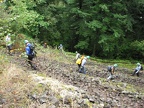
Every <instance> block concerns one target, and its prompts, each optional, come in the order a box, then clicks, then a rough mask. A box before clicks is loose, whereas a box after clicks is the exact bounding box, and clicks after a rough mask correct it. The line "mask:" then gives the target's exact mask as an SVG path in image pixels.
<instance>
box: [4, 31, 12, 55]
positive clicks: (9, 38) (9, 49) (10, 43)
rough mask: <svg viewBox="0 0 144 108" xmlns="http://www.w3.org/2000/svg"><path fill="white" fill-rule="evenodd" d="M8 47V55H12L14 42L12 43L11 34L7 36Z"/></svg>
mask: <svg viewBox="0 0 144 108" xmlns="http://www.w3.org/2000/svg"><path fill="white" fill-rule="evenodd" d="M5 41H6V47H7V50H8V54H10V55H11V50H12V41H11V35H10V33H9V34H8V35H7V36H6V39H5Z"/></svg>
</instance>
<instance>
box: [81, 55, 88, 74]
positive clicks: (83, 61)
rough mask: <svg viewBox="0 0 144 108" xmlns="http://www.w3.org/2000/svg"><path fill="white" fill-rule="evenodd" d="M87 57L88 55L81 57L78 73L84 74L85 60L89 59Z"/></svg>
mask: <svg viewBox="0 0 144 108" xmlns="http://www.w3.org/2000/svg"><path fill="white" fill-rule="evenodd" d="M89 58H90V56H86V57H84V58H83V60H82V62H81V67H80V69H79V72H80V73H84V74H86V68H85V64H86V62H87V59H89Z"/></svg>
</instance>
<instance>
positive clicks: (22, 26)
mask: <svg viewBox="0 0 144 108" xmlns="http://www.w3.org/2000/svg"><path fill="white" fill-rule="evenodd" d="M0 2H1V4H0V8H1V10H2V11H1V16H0V31H1V34H0V36H5V35H6V33H8V32H11V33H23V34H25V35H27V36H30V37H32V38H37V39H39V41H40V42H41V41H43V42H47V43H48V44H49V45H51V46H56V45H58V44H60V43H62V44H63V45H64V48H65V49H66V50H67V51H71V52H75V51H76V50H77V51H79V52H80V53H83V54H89V55H92V56H97V57H102V58H129V59H130V58H134V59H140V60H141V58H144V32H143V31H144V14H143V13H144V1H143V0H131V1H129V0H125V1H122V0H111V1H109V0H107V1H105V0H6V1H3V2H2V0H1V1H0Z"/></svg>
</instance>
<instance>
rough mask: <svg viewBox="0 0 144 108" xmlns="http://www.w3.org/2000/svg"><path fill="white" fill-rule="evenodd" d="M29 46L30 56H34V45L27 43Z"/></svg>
mask: <svg viewBox="0 0 144 108" xmlns="http://www.w3.org/2000/svg"><path fill="white" fill-rule="evenodd" d="M29 48H30V54H31V56H32V57H36V51H35V46H34V45H33V44H30V45H29Z"/></svg>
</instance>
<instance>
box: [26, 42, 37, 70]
mask: <svg viewBox="0 0 144 108" xmlns="http://www.w3.org/2000/svg"><path fill="white" fill-rule="evenodd" d="M24 43H25V45H26V47H25V51H26V55H27V56H28V63H29V64H30V65H31V68H33V69H34V70H36V67H35V66H34V65H33V64H32V60H33V58H34V52H33V51H32V50H31V46H32V45H31V44H30V43H29V41H28V40H25V41H24Z"/></svg>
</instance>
